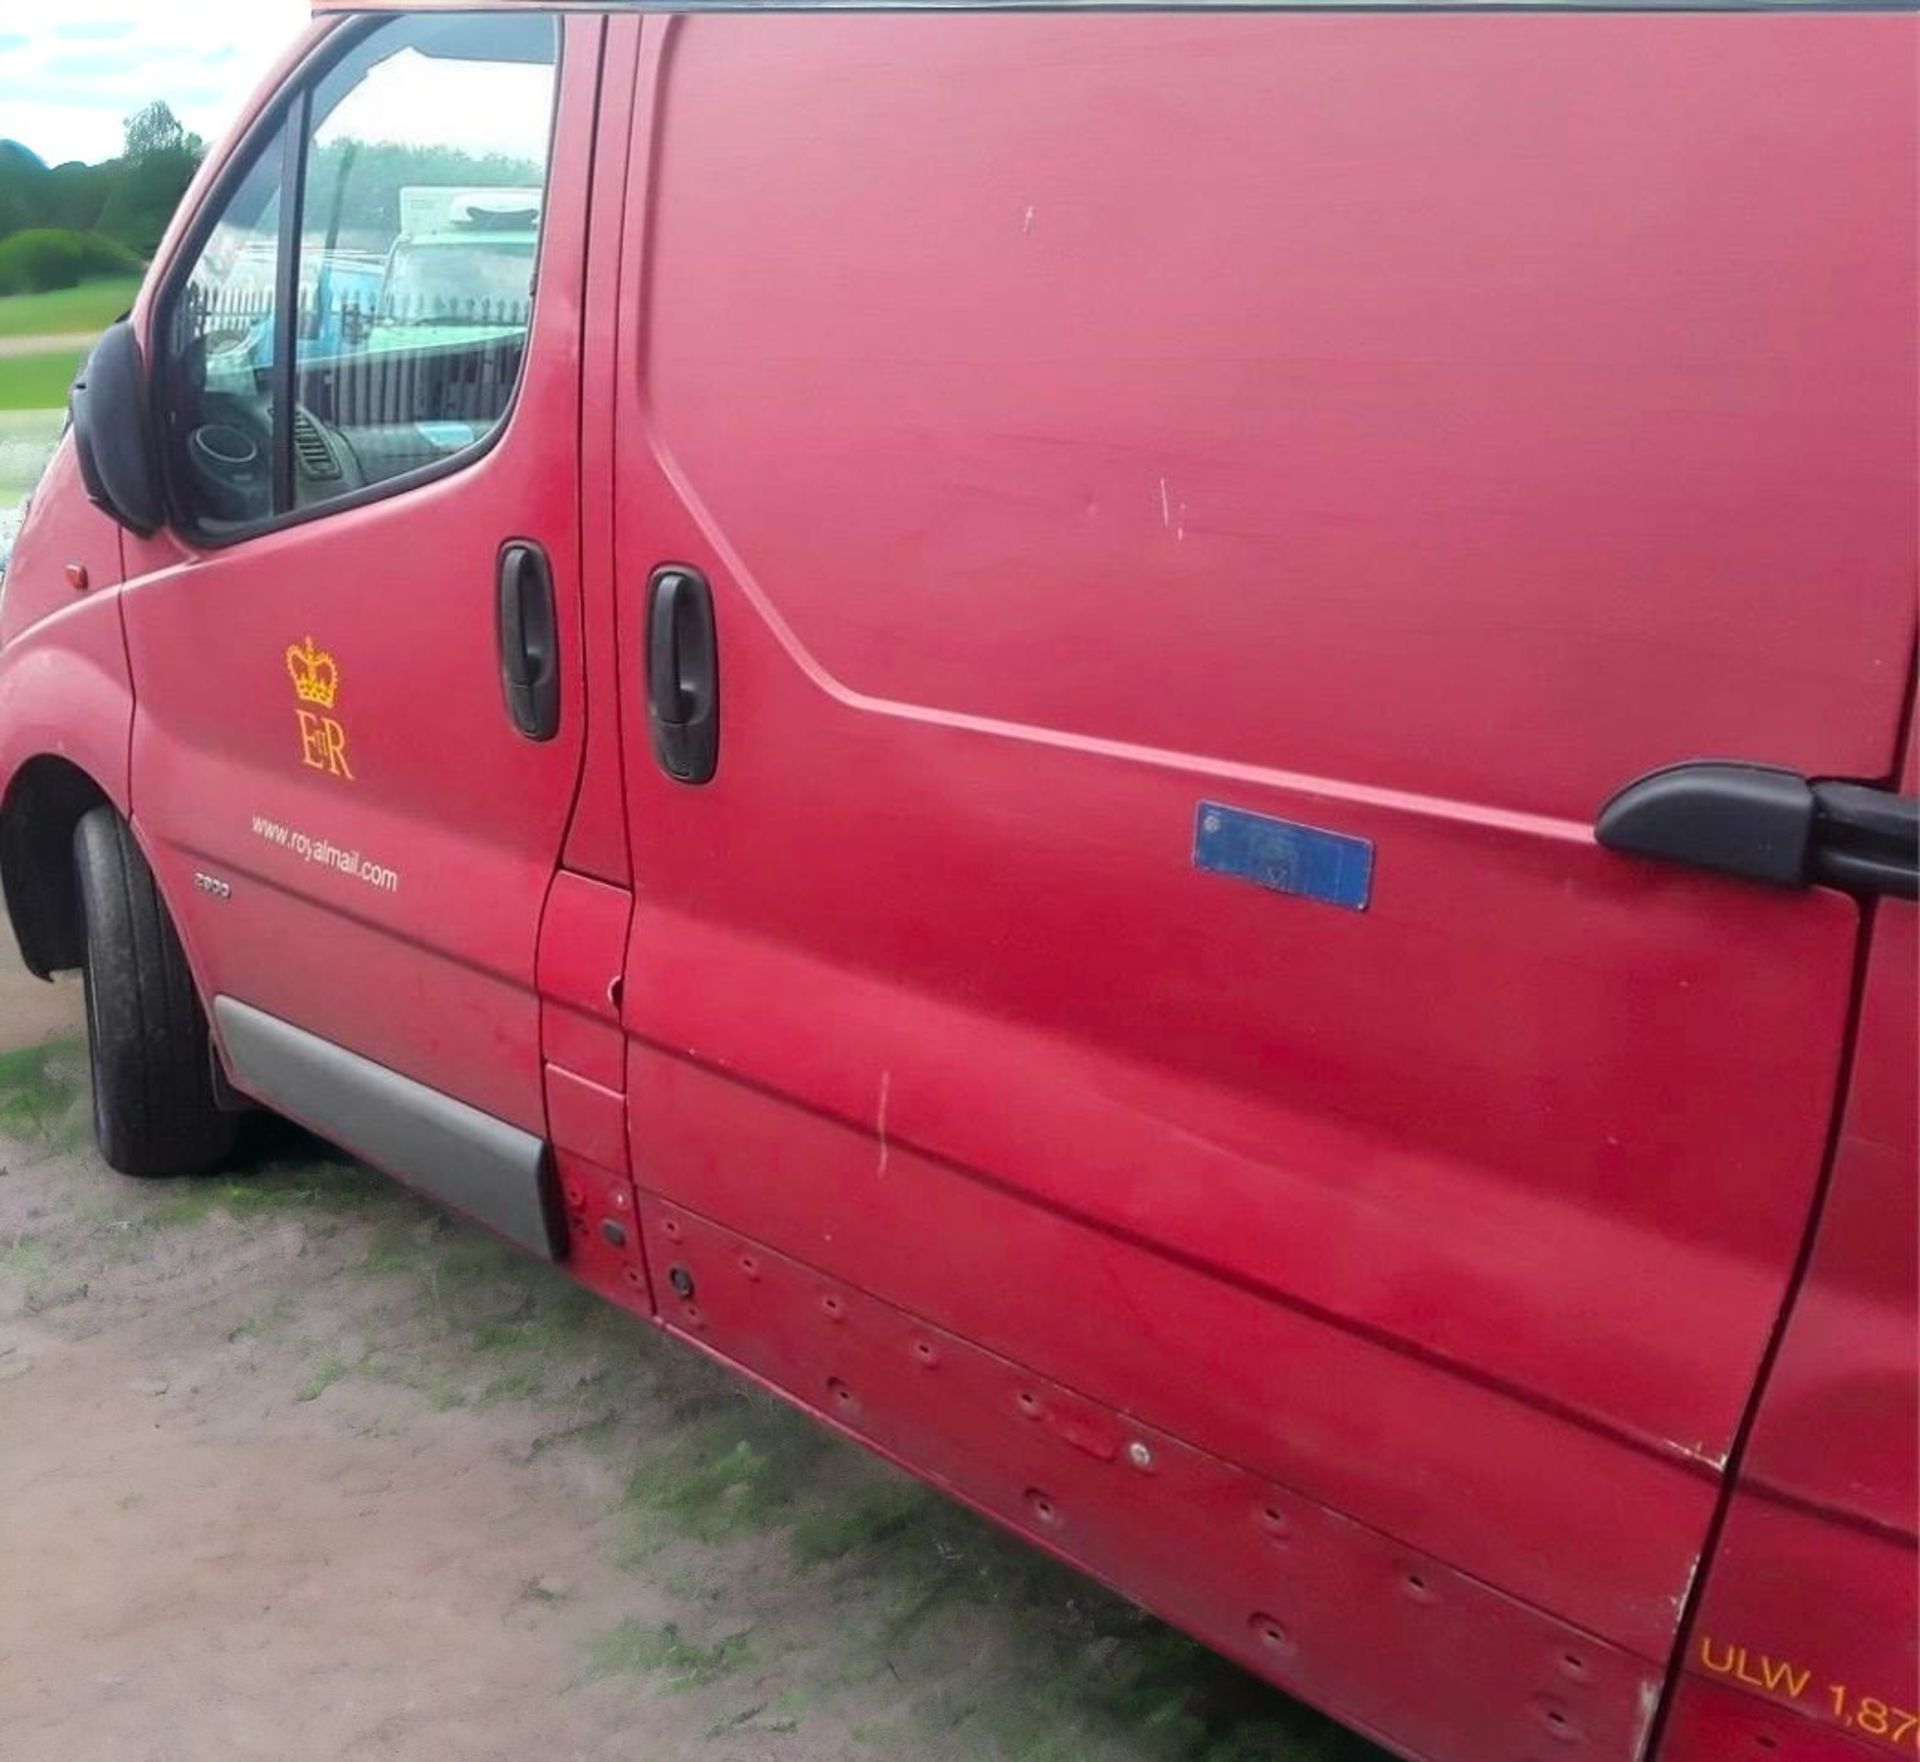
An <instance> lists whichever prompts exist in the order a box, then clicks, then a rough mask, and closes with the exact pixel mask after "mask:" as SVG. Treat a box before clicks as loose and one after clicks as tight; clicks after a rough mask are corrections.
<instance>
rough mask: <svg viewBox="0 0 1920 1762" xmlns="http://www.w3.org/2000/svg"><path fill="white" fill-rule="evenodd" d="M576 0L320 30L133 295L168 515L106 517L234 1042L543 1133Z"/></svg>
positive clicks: (577, 117)
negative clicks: (251, 1029)
mask: <svg viewBox="0 0 1920 1762" xmlns="http://www.w3.org/2000/svg"><path fill="white" fill-rule="evenodd" d="M601 28H602V27H601V26H600V24H599V23H598V22H595V21H592V20H569V21H566V22H565V23H564V24H562V23H560V22H558V21H556V20H554V19H553V18H551V17H537V16H533V15H527V16H515V17H479V16H470V17H461V18H449V17H440V18H428V17H407V18H399V19H392V20H388V21H384V22H379V23H348V24H343V25H342V26H340V27H339V28H337V29H336V30H334V31H332V32H330V33H328V34H327V35H325V36H324V37H322V38H320V39H319V40H318V44H317V47H316V48H315V50H314V52H313V53H312V54H311V55H310V56H309V57H308V59H307V60H306V62H305V63H304V64H303V65H302V66H301V68H300V70H299V71H298V72H297V73H296V74H295V75H294V77H293V79H292V80H291V81H289V82H288V84H287V86H286V87H284V88H283V89H282V90H281V91H280V92H279V93H277V94H276V95H275V96H274V97H273V98H272V100H271V101H270V102H269V104H268V106H267V107H266V108H265V109H263V111H262V112H261V114H260V115H259V116H258V117H257V118H256V119H255V121H254V123H253V124H252V126H251V128H250V129H249V131H248V132H247V134H246V136H245V137H244V138H243V140H242V142H241V144H240V146H239V148H238V150H237V151H236V153H235V154H234V157H233V162H232V165H231V166H230V168H229V172H228V174H227V175H226V176H225V177H224V178H223V179H221V180H220V181H218V182H217V183H216V184H215V185H214V186H213V193H212V194H211V196H210V197H209V199H208V200H207V201H206V203H205V204H204V205H203V210H202V214H201V217H200V218H199V219H198V220H197V221H196V222H195V223H194V224H193V225H192V226H191V227H189V228H188V229H187V231H186V233H185V235H184V238H183V242H182V244H181V245H180V247H179V248H178V250H177V252H176V255H175V260H174V263H175V267H174V271H173V274H172V275H171V277H170V278H169V279H167V280H166V281H165V282H164V283H163V284H161V289H160V292H159V294H158V295H157V296H156V297H155V298H154V299H153V301H152V303H151V305H150V306H149V308H148V310H147V311H145V312H144V313H143V314H142V315H141V318H142V322H143V323H144V325H145V327H146V336H147V349H148V359H149V361H150V362H151V363H153V364H154V369H155V372H156V374H157V377H158V387H159V389H158V401H159V406H160V416H161V426H162V428H163V431H164V445H165V448H166V451H167V455H168V458H167V465H168V475H169V483H170V492H171V496H172V500H173V504H174V515H173V519H172V522H171V524H170V527H169V529H168V530H166V531H164V532H162V533H160V534H158V535H157V536H155V537H154V538H152V539H151V540H148V541H145V542H131V541H130V543H129V547H128V548H129V567H128V576H129V582H128V586H127V588H126V590H125V606H126V623H127V631H128V639H129V643H130V647H131V651H132V662H133V670H134V677H135V680H136V687H137V692H138V698H139V707H138V711H137V716H136V723H135V728H134V737H133V776H134V784H133V792H134V822H135V827H136V830H137V831H138V832H139V834H140V836H141V839H142V842H143V844H144V845H145V847H146V849H147V851H148V853H149V856H150V858H151V860H152V862H153V864H154V867H155V870H156V872H157V873H158V874H159V876H160V878H161V881H162V884H163V886H164V888H165V890H166V893H167V896H168V898H169V899H170V900H171V901H172V903H173V905H174V909H175V911H176V913H177V914H178V916H179V918H180V921H181V928H182V932H183V935H184V937H185V940H186V943H187V946H188V948H189V951H190V953H191V954H192V956H193V958H194V963H195V967H196V970H197V972H198V975H199V978H200V981H201V983H202V985H203V986H204V987H206V989H207V990H208V991H209V993H210V994H212V995H213V996H214V997H215V998H216V999H217V1000H221V1001H217V1002H216V1006H215V1018H216V1022H217V1024H219V1026H220V1028H221V1031H222V1033H223V1036H224V1038H225V1039H226V1042H227V1044H228V1049H229V1054H230V1056H231V1055H232V1052H233V1022H234V1020H235V1019H236V1018H235V1016H234V1011H233V1005H235V1004H238V1005H240V1006H244V1008H245V1009H246V1010H248V1011H251V1012H257V1013H258V1014H259V1015H261V1016H264V1017H266V1018H270V1019H272V1020H274V1021H276V1022H280V1023H285V1024H292V1025H294V1026H295V1027H297V1029H299V1030H301V1031H303V1033H304V1034H305V1035H307V1036H309V1037H311V1039H310V1041H302V1042H300V1044H301V1045H303V1046H306V1047H307V1049H308V1051H309V1052H311V1051H312V1049H313V1046H314V1045H315V1044H318V1045H320V1046H323V1047H326V1048H337V1049H341V1050H342V1051H344V1052H345V1053H346V1054H349V1055H353V1056H352V1057H350V1058H349V1059H348V1060H347V1062H346V1063H345V1064H342V1065H340V1066H338V1067H337V1069H338V1070H339V1071H344V1072H346V1073H348V1080H350V1081H351V1082H364V1081H365V1080H367V1074H368V1071H369V1069H370V1068H371V1067H384V1069H385V1071H386V1072H388V1073H396V1074H398V1076H399V1077H400V1078H401V1079H402V1087H401V1089H400V1091H398V1093H400V1094H401V1095H402V1096H403V1097H404V1096H412V1097H414V1098H416V1100H417V1099H418V1098H419V1096H420V1095H421V1094H422V1092H423V1091H424V1092H438V1095H439V1096H440V1097H443V1098H452V1099H453V1101H454V1102H456V1103H458V1104H464V1105H465V1106H466V1107H467V1108H469V1109H472V1110H477V1112H478V1115H480V1116H486V1117H487V1119H489V1120H490V1121H491V1122H500V1123H504V1124H505V1125H506V1126H509V1127H511V1128H514V1129H515V1130H517V1131H518V1132H519V1133H521V1134H523V1135H526V1136H530V1137H532V1138H536V1139H537V1138H538V1137H539V1136H541V1135H542V1133H543V1124H542V1106H541V1097H540V1087H539V1058H538V1012H537V1005H536V1001H535V997H534V944H535V936H536V931H537V927H538V921H539V914H540V909H541V903H542V901H543V899H544V897H545V893H546V889H547V886H548V884H549V881H550V879H551V877H552V874H553V871H554V868H555V865H556V861H557V856H558V852H559V848H560V842H561V837H562V833H563V830H564V827H565V823H566V818H567V813H568V809H569V805H570V802H571V799H572V794H573V790H574V786H575V780H576V776H577V773H578V769H579V760H580V751H581V722H582V718H581V715H580V704H579V689H580V687H579V678H578V657H579V632H578V621H579V614H578V605H577V594H578V531H579V522H578V501H577V497H578V466H579V460H578V451H577V443H578V433H579V423H578V402H579V339H580V285H579V284H580V276H581V265H582V256H583V250H584V236H585V205H586V195H585V192H586V185H587V177H586V171H587V163H588V156H589V149H590V142H589V132H590V124H591V119H592V113H593V98H594V88H595V82H596V80H597V77H598V57H599V42H600V34H601ZM543 620H544V622H543ZM516 667H518V668H519V670H520V671H521V673H522V675H523V678H522V680H521V682H520V688H519V689H517V690H516V689H512V688H510V684H509V680H508V674H509V672H510V671H512V670H513V669H515V668H516ZM246 1019H247V1020H249V1021H251V1020H253V1017H251V1016H249V1017H247V1018H246ZM356 1072H357V1073H358V1076H354V1075H353V1073H356ZM243 1075H244V1073H243ZM249 1086H250V1087H253V1086H254V1085H249ZM269 1098H270V1099H273V1100H275V1101H277V1102H280V1103H281V1104H282V1105H285V1106H287V1108H288V1111H291V1112H294V1113H296V1114H301V1115H303V1116H304V1117H306V1118H307V1119H308V1120H309V1122H310V1123H312V1124H314V1125H316V1126H318V1127H320V1128H321V1129H322V1130H326V1131H328V1132H329V1133H330V1134H331V1135H334V1136H337V1137H339V1138H341V1139H342V1140H343V1141H345V1142H347V1143H348V1144H349V1145H350V1146H351V1147H353V1148H357V1149H361V1150H363V1151H366V1152H367V1153H369V1154H373V1155H375V1156H377V1157H379V1159H380V1160H383V1161H386V1162H388V1163H390V1164H393V1163H396V1162H397V1163H398V1164H399V1165H400V1166H398V1167H397V1168H396V1172H398V1173H401V1174H410V1173H417V1172H418V1171H416V1170H413V1169H411V1168H410V1167H408V1166H407V1157H406V1155H405V1154H404V1147H402V1148H401V1149H395V1148H393V1147H392V1146H389V1145H387V1144H386V1143H385V1142H384V1141H381V1142H368V1141H365V1139H364V1138H356V1134H355V1130H354V1127H353V1124H352V1122H351V1120H350V1119H348V1120H339V1119H335V1118H333V1117H330V1115H329V1107H330V1106H332V1105H333V1103H331V1102H329V1101H328V1100H327V1099H326V1097H325V1096H324V1095H323V1096H320V1097H318V1098H317V1099H315V1098H312V1097H309V1099H308V1100H306V1101H302V1100H301V1099H299V1098H297V1097H292V1096H283V1095H281V1094H279V1093H277V1092H275V1093H273V1094H271V1095H270V1096H269ZM340 1105H341V1106H343V1107H345V1108H346V1110H347V1111H348V1112H349V1113H351V1111H352V1108H351V1105H350V1102H349V1101H342V1102H341V1103H340ZM409 1105H412V1104H411V1103H409ZM460 1117H465V1116H460ZM430 1184H431V1183H430ZM447 1197H450V1198H452V1199H453V1200H454V1201H455V1203H461V1202H462V1196H461V1194H460V1193H458V1192H453V1193H449V1194H448V1195H447Z"/></svg>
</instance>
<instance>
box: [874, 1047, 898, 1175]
mask: <svg viewBox="0 0 1920 1762" xmlns="http://www.w3.org/2000/svg"><path fill="white" fill-rule="evenodd" d="M892 1087H893V1072H891V1071H882V1072H881V1073H880V1113H879V1117H878V1118H877V1119H876V1120H875V1121H874V1123H873V1129H874V1130H875V1131H876V1132H878V1133H879V1134H880V1166H879V1167H878V1168H877V1169H875V1170H874V1173H875V1174H879V1175H884V1174H885V1173H886V1172H887V1160H888V1158H889V1156H890V1155H891V1154H892V1150H891V1146H889V1145H888V1143H887V1091H888V1090H890V1089H891V1088H892Z"/></svg>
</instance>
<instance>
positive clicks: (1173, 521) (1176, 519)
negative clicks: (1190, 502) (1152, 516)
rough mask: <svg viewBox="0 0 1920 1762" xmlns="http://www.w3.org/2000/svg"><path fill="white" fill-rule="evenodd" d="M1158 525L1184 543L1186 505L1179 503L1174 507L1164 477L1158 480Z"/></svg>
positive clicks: (1171, 495)
mask: <svg viewBox="0 0 1920 1762" xmlns="http://www.w3.org/2000/svg"><path fill="white" fill-rule="evenodd" d="M1160 524H1161V525H1162V526H1164V527H1165V528H1166V529H1167V530H1168V531H1169V532H1170V533H1172V534H1173V536H1174V537H1175V538H1177V539H1179V540H1180V541H1181V542H1182V543H1183V544H1184V543H1185V542H1186V537H1187V504H1186V503H1185V502H1181V503H1179V504H1178V505H1177V507H1176V505H1175V502H1174V497H1173V491H1172V490H1171V489H1170V488H1169V487H1168V485H1167V480H1166V479H1165V478H1164V477H1163V478H1161V479H1160Z"/></svg>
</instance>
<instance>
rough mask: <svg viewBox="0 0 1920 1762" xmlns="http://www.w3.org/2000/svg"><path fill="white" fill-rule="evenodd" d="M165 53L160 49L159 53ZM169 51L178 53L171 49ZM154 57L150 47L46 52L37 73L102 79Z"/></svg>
mask: <svg viewBox="0 0 1920 1762" xmlns="http://www.w3.org/2000/svg"><path fill="white" fill-rule="evenodd" d="M167 53H169V52H168V51H166V50H162V51H161V54H163V55H164V54H167ZM172 53H176V54H177V53H178V51H173V52H172ZM154 59H155V57H154V55H153V53H152V51H150V50H142V49H88V50H68V51H66V52H65V53H63V54H59V55H49V56H48V57H47V58H46V60H45V61H43V62H41V64H40V76H41V78H42V79H49V80H74V81H83V80H105V79H112V78H113V76H114V75H115V74H121V73H132V72H134V71H135V70H136V69H139V68H144V67H146V66H148V65H149V64H150V63H151V62H152V61H153V60H154Z"/></svg>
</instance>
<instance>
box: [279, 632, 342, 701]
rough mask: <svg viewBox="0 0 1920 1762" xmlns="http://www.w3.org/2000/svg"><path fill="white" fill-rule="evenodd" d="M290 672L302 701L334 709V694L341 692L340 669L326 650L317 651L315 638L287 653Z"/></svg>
mask: <svg viewBox="0 0 1920 1762" xmlns="http://www.w3.org/2000/svg"><path fill="white" fill-rule="evenodd" d="M287 671H288V673H290V674H291V675H292V676H293V689H294V691H295V692H297V693H298V694H299V697H300V701H301V702H302V703H306V704H318V705H319V706H320V707H321V708H322V709H323V710H330V709H332V708H333V694H334V693H335V692H336V691H338V690H339V689H340V668H339V666H338V665H337V664H336V663H335V661H334V658H333V656H331V655H330V654H328V653H327V651H326V650H325V649H319V648H315V647H314V646H313V638H312V637H308V638H307V640H306V641H305V642H303V643H302V642H296V643H294V644H293V645H292V646H291V647H290V648H289V649H288V650H287Z"/></svg>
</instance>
